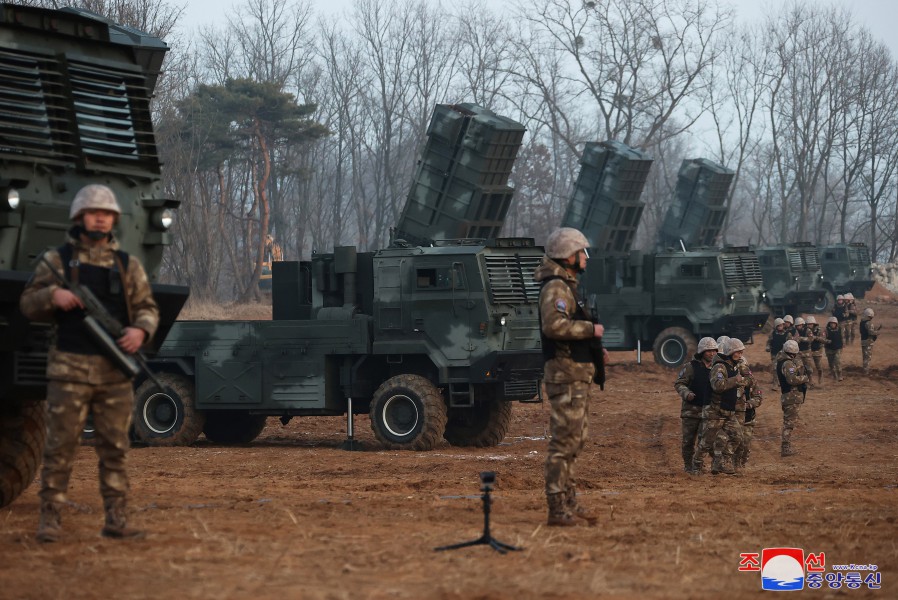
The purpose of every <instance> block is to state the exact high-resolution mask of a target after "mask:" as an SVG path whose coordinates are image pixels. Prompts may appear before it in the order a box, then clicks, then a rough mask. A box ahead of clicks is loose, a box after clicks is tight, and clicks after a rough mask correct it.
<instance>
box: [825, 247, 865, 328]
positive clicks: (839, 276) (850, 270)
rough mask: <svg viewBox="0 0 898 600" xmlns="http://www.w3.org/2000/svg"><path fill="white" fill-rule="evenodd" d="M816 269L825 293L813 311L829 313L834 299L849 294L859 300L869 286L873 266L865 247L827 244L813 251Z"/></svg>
mask: <svg viewBox="0 0 898 600" xmlns="http://www.w3.org/2000/svg"><path fill="white" fill-rule="evenodd" d="M817 253H818V255H819V258H820V270H821V271H822V272H823V287H824V288H825V289H826V294H825V295H824V296H823V299H822V300H820V301H819V302H818V303H817V304H815V305H814V309H815V310H816V311H817V312H821V313H826V312H830V311H832V308H833V306H834V304H835V297H836V296H838V295H840V294H846V293H849V292H850V293H851V294H853V295H854V297H855V298H863V297H864V295H866V293H867V292H868V291H869V290H870V288H872V287H873V283H874V280H873V265H872V264H871V262H870V250H869V249H868V248H867V244H862V243H852V244H829V245H826V246H820V247H819V248H818V249H817Z"/></svg>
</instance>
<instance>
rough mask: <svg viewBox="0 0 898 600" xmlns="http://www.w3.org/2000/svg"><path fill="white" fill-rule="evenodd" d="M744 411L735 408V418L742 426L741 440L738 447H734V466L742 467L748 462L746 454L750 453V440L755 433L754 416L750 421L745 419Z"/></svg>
mask: <svg viewBox="0 0 898 600" xmlns="http://www.w3.org/2000/svg"><path fill="white" fill-rule="evenodd" d="M745 415H746V413H745V411H744V410H737V411H736V418H737V419H738V420H739V424H740V425H741V426H742V440H741V443H740V444H739V447H737V448H736V454H735V459H736V466H740V467H744V466H745V463H747V462H748V456H749V455H750V454H751V440H752V438H753V437H754V435H755V417H752V420H751V421H746V420H745Z"/></svg>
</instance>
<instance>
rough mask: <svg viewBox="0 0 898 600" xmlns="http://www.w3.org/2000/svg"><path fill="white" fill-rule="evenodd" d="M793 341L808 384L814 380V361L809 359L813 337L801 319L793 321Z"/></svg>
mask: <svg viewBox="0 0 898 600" xmlns="http://www.w3.org/2000/svg"><path fill="white" fill-rule="evenodd" d="M794 339H795V341H796V342H798V356H799V357H800V358H801V364H802V365H803V366H804V373H805V375H807V376H808V384H809V385H810V382H811V381H813V379H814V359H812V358H811V342H812V341H813V336H812V335H811V333H810V331H809V330H808V325H807V323H805V320H804V319H803V318H801V317H798V318H797V319H795V337H794Z"/></svg>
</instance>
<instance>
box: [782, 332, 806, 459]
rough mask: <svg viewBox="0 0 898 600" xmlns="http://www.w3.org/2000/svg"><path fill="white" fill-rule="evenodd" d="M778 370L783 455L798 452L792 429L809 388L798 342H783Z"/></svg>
mask: <svg viewBox="0 0 898 600" xmlns="http://www.w3.org/2000/svg"><path fill="white" fill-rule="evenodd" d="M776 372H777V374H778V376H779V379H780V390H781V391H782V396H781V397H780V402H781V404H782V406H783V434H782V448H781V449H780V455H781V456H784V457H785V456H792V455H794V454H796V452H795V449H794V448H792V430H793V429H795V425H796V423H798V410H799V408H801V405H802V404H803V403H804V400H805V395H806V394H807V391H808V388H807V384H808V376H807V375H805V373H804V365H803V364H802V362H801V359H800V358H799V357H798V342H796V341H795V340H789V341H788V342H786V343H785V344H783V351H782V352H780V355H779V358H778V359H777V366H776Z"/></svg>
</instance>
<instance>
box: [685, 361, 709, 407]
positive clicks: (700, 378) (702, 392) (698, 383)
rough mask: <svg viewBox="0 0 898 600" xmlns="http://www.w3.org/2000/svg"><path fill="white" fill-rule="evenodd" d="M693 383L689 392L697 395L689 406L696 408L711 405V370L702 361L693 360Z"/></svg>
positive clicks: (690, 401)
mask: <svg viewBox="0 0 898 600" xmlns="http://www.w3.org/2000/svg"><path fill="white" fill-rule="evenodd" d="M691 362H692V381H691V382H690V383H689V391H690V392H692V393H693V394H695V398H694V399H693V400H688V401H687V402H689V404H694V405H695V406H708V405H709V404H711V395H712V393H713V391H712V390H711V368H710V367H706V366H705V363H703V362H702V361H700V360H696V359H694V358H693V359H692V361H691Z"/></svg>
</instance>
